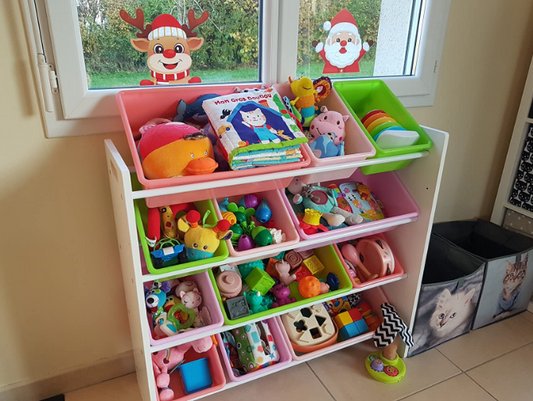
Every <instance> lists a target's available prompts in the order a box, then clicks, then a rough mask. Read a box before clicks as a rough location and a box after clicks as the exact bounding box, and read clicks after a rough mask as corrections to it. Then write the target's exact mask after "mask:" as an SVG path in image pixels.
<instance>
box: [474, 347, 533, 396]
mask: <svg viewBox="0 0 533 401" xmlns="http://www.w3.org/2000/svg"><path fill="white" fill-rule="evenodd" d="M532 359H533V344H529V345H527V346H525V347H522V348H520V349H517V350H515V351H513V352H511V353H509V354H506V355H504V356H502V357H500V358H497V359H494V360H493V361H490V362H488V363H486V364H484V365H481V366H479V367H477V368H475V369H472V370H470V371H469V372H467V374H468V375H469V376H470V377H471V378H472V379H473V380H475V381H476V383H478V384H479V385H480V386H481V387H483V388H484V389H485V390H487V391H488V392H489V393H490V394H492V396H493V397H494V398H496V399H497V400H498V401H531V399H533V395H532V390H533V384H532V382H531V360H532Z"/></svg>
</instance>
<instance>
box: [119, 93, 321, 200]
mask: <svg viewBox="0 0 533 401" xmlns="http://www.w3.org/2000/svg"><path fill="white" fill-rule="evenodd" d="M259 86H260V85H258V84H256V85H251V86H250V87H255V88H258V87H259ZM233 89H234V86H231V85H220V86H215V87H213V86H205V85H201V86H186V87H180V86H174V87H168V88H155V90H146V89H128V90H127V91H121V92H118V93H117V103H118V108H119V111H120V115H121V117H122V123H123V125H124V130H125V132H126V138H127V140H128V145H129V147H130V152H131V155H132V158H133V163H134V165H135V171H136V172H137V176H138V180H139V182H140V183H141V185H142V186H143V188H145V189H154V188H164V187H170V186H177V185H187V184H195V183H202V182H208V181H215V180H222V179H230V178H241V177H249V176H254V175H259V174H268V173H275V172H279V171H287V170H294V169H300V168H302V167H306V166H308V165H309V163H310V161H311V160H310V159H309V155H308V154H307V151H306V148H305V147H302V148H301V150H302V154H303V157H304V160H302V161H300V162H296V163H291V164H290V165H288V164H285V165H283V164H282V165H275V166H269V167H261V168H253V169H248V170H241V171H224V172H215V173H211V174H203V175H189V176H184V177H173V178H163V179H155V180H150V179H147V178H146V177H145V176H144V172H143V169H142V165H141V160H140V157H139V153H138V151H137V146H136V144H135V138H136V136H137V135H138V131H139V128H140V127H142V126H143V125H144V124H146V122H148V121H149V120H151V119H153V118H157V117H162V118H167V119H170V120H172V119H173V118H174V116H175V115H176V107H177V105H178V102H179V101H180V100H183V101H185V102H186V103H189V104H190V103H192V102H194V101H195V100H196V99H197V98H198V96H200V95H205V94H211V93H216V94H218V95H228V94H231V93H233ZM289 182H290V178H286V179H279V180H270V181H264V182H258V183H248V184H244V185H238V184H237V185H233V186H231V187H220V188H212V189H209V190H202V189H199V190H197V191H191V192H185V193H179V194H172V195H164V196H161V197H152V198H146V202H147V204H148V206H149V207H158V206H164V205H168V204H175V203H183V202H192V201H195V200H198V199H208V198H214V197H219V196H224V195H225V196H229V195H238V194H244V193H249V192H250V191H264V190H268V189H279V188H284V187H286V186H287V185H288V184H289ZM229 191H231V193H230V192H229Z"/></svg>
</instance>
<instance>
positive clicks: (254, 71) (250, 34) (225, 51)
mask: <svg viewBox="0 0 533 401" xmlns="http://www.w3.org/2000/svg"><path fill="white" fill-rule="evenodd" d="M449 4H450V0H225V1H218V0H54V1H44V2H43V1H36V0H22V5H23V10H24V17H25V25H26V27H27V30H26V31H27V34H28V38H29V42H30V52H31V53H32V54H31V55H32V57H33V58H34V63H35V71H38V74H36V81H37V83H38V84H39V85H40V87H41V91H40V98H41V99H40V100H41V103H42V104H43V117H44V121H45V126H46V132H47V136H48V137H58V136H72V135H84V134H91V133H103V132H114V131H120V130H121V126H122V125H121V121H120V118H119V117H118V109H117V106H116V102H115V95H116V93H117V92H118V91H119V90H123V89H125V88H129V87H138V85H139V83H141V81H143V83H145V84H147V83H148V84H150V83H154V82H157V83H158V84H162V85H166V84H174V83H175V82H177V81H176V80H175V79H177V80H178V81H180V80H181V81H180V83H181V82H185V81H187V80H188V79H190V78H194V79H193V80H192V81H190V84H193V82H194V84H200V83H198V81H200V80H201V84H202V85H210V84H211V85H212V84H219V85H220V84H225V85H235V86H237V85H238V86H245V85H246V83H251V82H255V83H257V82H262V83H265V84H267V85H268V84H272V83H274V82H284V81H286V80H287V79H288V77H289V76H292V77H295V76H297V75H307V76H310V77H311V78H316V77H318V76H321V75H328V76H330V77H331V78H332V79H364V78H367V77H381V78H382V79H384V80H385V81H386V82H387V84H388V85H389V86H390V87H391V89H392V90H393V91H394V92H395V93H396V95H397V96H398V97H399V98H400V99H401V100H402V102H403V103H404V104H405V105H406V106H422V105H430V104H432V102H433V98H434V92H435V87H436V82H437V72H438V69H437V67H438V61H439V59H440V55H441V51H442V42H443V36H444V31H445V26H446V20H447V13H448V9H449ZM137 8H140V9H142V10H143V14H142V15H139V14H137V12H136V9H137ZM343 8H346V9H347V11H343V12H341V10H342V9H343ZM122 9H124V10H125V11H126V12H127V15H126V14H122V16H121V13H120V10H122ZM189 9H193V10H194V14H193V15H192V21H191V15H190V14H188V13H187V11H188V10H189ZM204 11H208V12H209V18H208V19H207V20H205V21H204V20H202V19H201V16H202V12H204ZM163 13H168V14H171V15H172V16H173V18H175V21H176V22H172V21H170V22H169V21H163V23H162V25H161V24H159V25H161V26H162V27H163V28H161V27H159V25H158V23H157V22H156V21H155V19H156V17H157V16H158V15H160V14H163ZM142 19H144V20H142ZM196 19H198V20H196ZM141 20H142V21H141ZM159 22H161V21H159ZM151 23H153V24H154V26H155V28H153V29H152V30H150V32H151V31H154V32H155V33H153V34H152V37H151V38H152V39H153V38H154V35H155V36H157V35H158V33H161V35H162V36H161V37H162V38H163V39H164V40H163V42H165V43H161V46H160V47H158V48H157V49H156V46H155V45H156V43H152V41H150V40H149V39H148V34H149V31H148V29H146V30H144V34H145V35H144V36H145V37H146V38H143V35H142V34H143V28H146V25H147V24H151ZM176 24H177V25H176ZM196 25H197V26H196ZM160 28H161V29H162V30H161V29H160ZM167 28H169V29H171V31H169V32H170V34H171V35H170V36H172V37H173V35H174V34H175V33H176V32H178V31H176V32H175V31H174V30H172V29H175V28H176V29H177V28H179V29H180V32H183V33H184V37H185V36H186V37H187V42H186V43H182V44H178V43H177V42H176V43H172V44H168V43H166V42H167V41H166V39H169V38H168V37H167V35H166V33H168V32H167V31H166V30H165V29H167ZM191 32H192V33H193V34H192V35H191ZM194 33H197V34H198V36H197V38H203V42H201V40H199V39H195V40H192V41H189V39H190V38H193V37H194ZM137 34H140V35H137ZM138 36H140V42H135V43H140V44H138V45H137V46H136V47H137V48H135V47H134V46H133V45H132V41H131V39H135V40H137V39H138ZM178 36H179V35H178ZM158 38H159V37H158ZM165 38H166V39H165ZM158 40H159V39H158ZM148 42H149V45H148ZM200 42H201V43H200ZM341 45H342V46H341ZM187 46H188V47H189V49H186V48H185V47H187ZM139 50H142V51H139ZM165 51H166V53H164V52H165ZM147 53H148V54H150V55H156V56H157V57H159V61H157V62H158V63H162V64H158V68H159V70H157V69H155V71H151V70H150V69H149V67H148V65H147V60H148V63H150V62H151V61H150V60H155V59H156V58H157V57H155V58H152V59H149V58H148V54H147ZM170 53H172V54H170ZM352 53H353V54H356V53H357V54H359V56H357V54H356V56H357V57H353V54H352ZM179 54H185V55H190V56H188V57H189V59H187V60H189V61H190V60H191V59H192V61H191V63H192V65H190V67H189V68H184V69H182V68H180V67H178V66H179V65H180V63H182V62H183V63H185V64H187V63H186V61H187V60H186V61H183V60H179V61H177V60H178V58H179V57H178V56H179ZM361 55H362V57H361ZM163 57H166V58H163ZM169 57H170V58H169ZM185 58H186V57H185ZM354 58H355V59H356V61H355V62H354V61H353V59H354ZM169 60H170V62H167V63H165V62H164V61H169ZM185 64H181V65H185ZM152 65H153V64H152ZM161 65H163V66H164V68H165V69H161V68H162V67H161ZM167 70H168V71H169V72H170V73H169V74H167V73H166V72H167ZM183 80H185V81H183ZM146 90H157V86H154V85H151V86H150V88H148V87H147V88H146Z"/></svg>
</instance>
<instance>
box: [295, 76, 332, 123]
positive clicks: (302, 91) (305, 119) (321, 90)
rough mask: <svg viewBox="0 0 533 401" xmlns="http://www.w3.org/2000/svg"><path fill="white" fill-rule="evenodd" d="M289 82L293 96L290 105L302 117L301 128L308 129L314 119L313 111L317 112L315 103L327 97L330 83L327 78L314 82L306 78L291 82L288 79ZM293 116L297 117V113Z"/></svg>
mask: <svg viewBox="0 0 533 401" xmlns="http://www.w3.org/2000/svg"><path fill="white" fill-rule="evenodd" d="M289 82H290V84H291V91H292V93H293V95H294V96H295V99H294V100H291V105H293V106H294V107H295V108H296V110H297V111H298V112H299V113H298V114H300V115H301V116H302V126H304V127H309V126H310V125H311V121H313V119H314V118H315V111H316V110H318V107H317V106H316V103H318V102H320V101H322V100H324V99H325V98H326V97H328V95H329V92H330V91H331V81H330V79H329V78H328V77H321V78H318V79H315V80H314V81H311V79H310V78H307V77H301V78H300V79H297V80H294V81H293V80H292V79H291V78H290V77H289ZM294 114H296V115H297V113H294Z"/></svg>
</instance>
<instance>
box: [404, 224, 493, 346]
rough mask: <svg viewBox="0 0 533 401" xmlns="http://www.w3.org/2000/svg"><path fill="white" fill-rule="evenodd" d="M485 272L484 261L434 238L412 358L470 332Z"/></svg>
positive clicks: (424, 279)
mask: <svg viewBox="0 0 533 401" xmlns="http://www.w3.org/2000/svg"><path fill="white" fill-rule="evenodd" d="M484 271H485V262H484V261H483V260H481V259H480V258H478V257H476V256H474V255H471V254H469V253H467V252H465V251H463V250H462V249H461V248H459V247H458V246H456V245H454V244H452V243H450V242H448V241H446V240H444V239H443V238H441V237H439V236H438V235H436V234H432V235H431V239H430V242H429V248H428V253H427V257H426V266H425V270H424V276H423V278H422V286H421V288H420V295H419V298H418V308H417V311H416V317H415V324H414V329H413V340H414V346H413V347H411V348H410V349H409V356H413V355H416V354H419V353H421V352H424V351H426V350H428V349H430V348H433V347H436V346H437V345H439V344H442V343H443V342H445V341H448V340H451V339H452V338H454V337H457V336H460V335H462V334H465V333H468V332H469V331H470V328H471V327H472V321H473V319H474V314H475V310H476V307H477V304H478V302H479V298H480V295H481V288H482V285H483V273H484Z"/></svg>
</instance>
